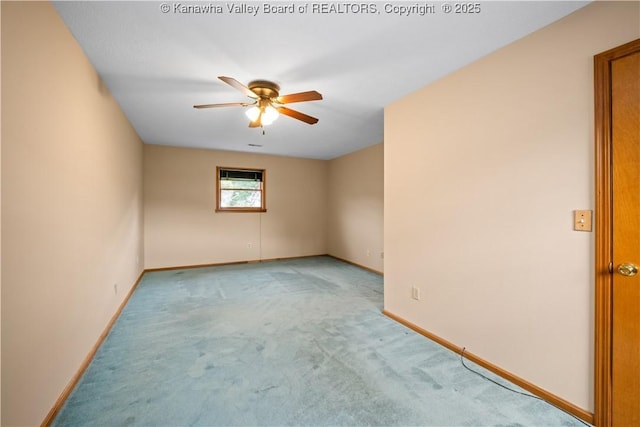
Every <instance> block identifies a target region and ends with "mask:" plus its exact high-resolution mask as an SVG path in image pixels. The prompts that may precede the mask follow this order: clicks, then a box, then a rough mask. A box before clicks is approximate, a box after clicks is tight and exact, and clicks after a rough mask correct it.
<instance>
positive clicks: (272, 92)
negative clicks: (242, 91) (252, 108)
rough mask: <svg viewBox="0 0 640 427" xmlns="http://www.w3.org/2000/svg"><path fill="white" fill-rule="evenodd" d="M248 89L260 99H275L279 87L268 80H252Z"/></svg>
mask: <svg viewBox="0 0 640 427" xmlns="http://www.w3.org/2000/svg"><path fill="white" fill-rule="evenodd" d="M248 87H249V89H251V91H252V92H254V93H255V94H256V95H258V96H259V97H260V98H276V97H278V94H279V91H280V86H278V85H277V84H276V83H274V82H270V81H268V80H254V81H252V82H249V85H248Z"/></svg>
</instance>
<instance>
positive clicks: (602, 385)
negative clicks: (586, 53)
mask: <svg viewBox="0 0 640 427" xmlns="http://www.w3.org/2000/svg"><path fill="white" fill-rule="evenodd" d="M636 52H640V39H636V40H634V41H632V42H629V43H626V44H623V45H622V46H618V47H616V48H613V49H610V50H607V51H605V52H602V53H600V54H598V55H596V56H594V84H595V86H594V89H595V93H594V94H595V105H594V106H595V191H596V194H595V214H596V215H595V381H594V387H595V393H594V398H595V405H594V407H595V413H594V421H595V425H596V426H598V427H610V426H611V420H612V412H611V411H612V407H611V404H612V401H611V397H612V386H613V384H612V378H611V372H612V368H613V365H612V351H613V349H612V345H613V341H612V338H613V337H612V326H613V311H612V303H613V289H612V287H613V264H612V262H613V256H612V255H613V238H612V236H613V224H612V220H613V217H612V215H611V209H612V197H613V189H612V180H611V172H612V165H611V162H612V146H611V114H610V112H611V62H612V61H613V60H615V59H619V58H622V57H624V56H627V55H630V54H632V53H636Z"/></svg>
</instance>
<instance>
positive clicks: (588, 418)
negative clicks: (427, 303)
mask: <svg viewBox="0 0 640 427" xmlns="http://www.w3.org/2000/svg"><path fill="white" fill-rule="evenodd" d="M382 313H383V314H384V315H385V316H387V317H389V318H390V319H393V320H395V321H396V322H398V323H400V324H402V325H404V326H406V327H407V328H409V329H412V330H414V331H415V332H417V333H419V334H420V335H422V336H425V337H427V338H429V339H430V340H432V341H434V342H436V343H438V344H440V345H441V346H443V347H446V348H448V349H449V350H451V351H453V352H454V353H458V354H462V347H458V346H457V345H455V344H452V343H451V342H449V341H447V340H445V339H443V338H441V337H439V336H437V335H435V334H433V333H431V332H429V331H427V330H426V329H423V328H421V327H420V326H418V325H415V324H413V323H411V322H409V321H408V320H405V319H403V318H402V317H400V316H397V315H395V314H393V313H391V312H389V311H387V310H383V311H382ZM464 357H465V358H466V359H469V360H471V361H472V362H474V363H476V364H478V365H480V366H482V367H483V368H485V369H487V370H489V371H491V372H493V373H494V374H496V375H499V376H501V377H502V378H504V379H506V380H508V381H511V382H512V383H514V384H516V385H518V386H520V387H522V388H523V389H525V390H527V391H528V392H530V393H532V394H534V395H536V396H538V397H539V398H541V399H543V400H545V401H546V402H548V403H550V404H552V405H554V406H556V407H558V408H560V409H562V410H563V411H566V412H568V413H570V414H572V415H574V416H576V417H578V418H580V419H581V420H583V421H585V422H587V423H589V424H593V423H594V415H593V414H592V413H591V412H589V411H587V410H584V409H582V408H580V407H578V406H576V405H574V404H573V403H571V402H568V401H566V400H564V399H563V398H561V397H558V396H556V395H555V394H553V393H550V392H548V391H547V390H545V389H543V388H540V387H538V386H537V385H535V384H532V383H530V382H529V381H527V380H525V379H522V378H520V377H518V376H517V375H514V374H512V373H511V372H509V371H506V370H504V369H502V368H501V367H499V366H496V365H494V364H492V363H490V362H487V361H486V360H484V359H482V358H480V357H478V356H476V355H475V354H473V353H469V352H468V351H466V350H465V351H464Z"/></svg>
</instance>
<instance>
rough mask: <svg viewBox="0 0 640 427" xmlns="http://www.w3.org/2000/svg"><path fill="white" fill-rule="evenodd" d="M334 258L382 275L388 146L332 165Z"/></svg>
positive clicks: (330, 220)
mask: <svg viewBox="0 0 640 427" xmlns="http://www.w3.org/2000/svg"><path fill="white" fill-rule="evenodd" d="M328 185H329V203H328V224H329V228H328V233H329V234H328V241H327V247H328V250H329V254H330V255H334V256H336V257H339V258H342V259H346V260H348V261H351V262H354V263H356V264H359V265H362V266H364V267H368V268H370V269H372V270H376V271H379V272H382V271H383V270H384V260H383V259H382V252H383V251H384V245H383V238H384V233H383V227H384V224H383V212H384V145H383V144H377V145H374V146H371V147H368V148H365V149H362V150H359V151H356V152H355V153H351V154H347V155H345V156H342V157H338V158H336V159H333V160H330V161H329V177H328Z"/></svg>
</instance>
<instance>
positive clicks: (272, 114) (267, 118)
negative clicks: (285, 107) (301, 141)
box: [261, 105, 280, 126]
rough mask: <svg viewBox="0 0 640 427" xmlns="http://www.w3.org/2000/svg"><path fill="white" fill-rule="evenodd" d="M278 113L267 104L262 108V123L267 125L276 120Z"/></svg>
mask: <svg viewBox="0 0 640 427" xmlns="http://www.w3.org/2000/svg"><path fill="white" fill-rule="evenodd" d="M279 115H280V113H278V110H276V109H275V108H274V107H273V106H271V105H269V106H267V107H266V108H265V109H264V112H263V113H262V119H261V121H262V124H263V125H265V126H267V125H270V124H271V123H273V122H274V121H276V119H277V118H278V116H279Z"/></svg>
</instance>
